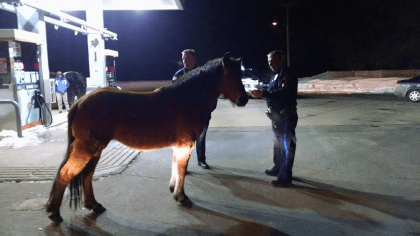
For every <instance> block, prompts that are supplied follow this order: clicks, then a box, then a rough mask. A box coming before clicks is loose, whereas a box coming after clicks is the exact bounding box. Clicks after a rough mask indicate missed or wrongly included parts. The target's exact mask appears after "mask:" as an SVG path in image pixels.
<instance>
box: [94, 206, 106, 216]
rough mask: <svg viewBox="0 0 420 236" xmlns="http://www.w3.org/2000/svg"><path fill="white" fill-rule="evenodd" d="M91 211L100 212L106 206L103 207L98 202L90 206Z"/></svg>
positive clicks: (102, 211)
mask: <svg viewBox="0 0 420 236" xmlns="http://www.w3.org/2000/svg"><path fill="white" fill-rule="evenodd" d="M92 210H93V212H95V213H96V214H98V215H99V214H102V213H104V212H105V211H106V208H105V207H103V206H102V205H101V204H100V203H98V204H96V205H95V206H94V207H92Z"/></svg>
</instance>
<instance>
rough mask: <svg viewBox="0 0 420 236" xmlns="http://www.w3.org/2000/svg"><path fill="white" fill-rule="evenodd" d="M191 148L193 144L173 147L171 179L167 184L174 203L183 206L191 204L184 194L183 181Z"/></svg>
mask: <svg viewBox="0 0 420 236" xmlns="http://www.w3.org/2000/svg"><path fill="white" fill-rule="evenodd" d="M193 147H194V143H188V144H186V145H184V146H175V147H173V150H174V154H173V157H172V177H171V181H170V183H169V189H170V191H171V192H173V193H174V198H175V201H177V202H180V203H181V204H182V205H185V206H190V205H191V204H192V202H191V201H190V200H189V199H188V197H187V195H185V192H184V179H185V174H186V173H187V167H188V161H189V159H190V156H191V152H192V149H193Z"/></svg>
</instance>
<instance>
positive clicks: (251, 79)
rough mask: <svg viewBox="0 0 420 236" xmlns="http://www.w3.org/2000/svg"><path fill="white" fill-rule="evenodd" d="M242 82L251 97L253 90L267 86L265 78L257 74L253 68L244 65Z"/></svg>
mask: <svg viewBox="0 0 420 236" xmlns="http://www.w3.org/2000/svg"><path fill="white" fill-rule="evenodd" d="M242 84H243V85H244V87H245V92H246V93H247V94H248V96H249V97H251V96H252V95H251V91H252V90H257V89H262V88H264V87H266V86H267V84H265V83H264V81H263V80H261V79H260V78H258V77H257V76H256V75H255V72H254V71H253V70H252V69H246V68H245V67H243V66H242Z"/></svg>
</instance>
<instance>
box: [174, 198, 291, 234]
mask: <svg viewBox="0 0 420 236" xmlns="http://www.w3.org/2000/svg"><path fill="white" fill-rule="evenodd" d="M180 209H181V210H182V211H184V212H186V213H188V214H190V215H193V216H194V217H195V218H196V219H198V220H200V222H201V224H200V225H192V227H193V228H197V229H202V230H205V229H208V228H213V227H214V226H216V225H217V224H218V223H219V225H221V226H226V225H232V226H230V227H228V229H224V230H222V231H221V232H220V234H219V233H218V234H217V235H279V236H280V235H288V234H286V233H283V232H281V231H279V230H277V229H275V228H272V227H269V226H267V225H263V224H259V223H256V222H253V221H247V220H243V219H240V218H237V217H233V216H229V215H225V214H222V213H219V212H215V211H213V210H210V209H208V208H205V207H201V206H197V205H195V204H194V205H193V206H192V207H191V208H186V207H181V206H180ZM167 233H168V234H169V235H175V234H177V233H179V232H173V231H169V232H167ZM213 234H214V233H213Z"/></svg>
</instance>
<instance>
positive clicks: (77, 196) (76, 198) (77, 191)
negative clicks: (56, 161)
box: [60, 102, 82, 210]
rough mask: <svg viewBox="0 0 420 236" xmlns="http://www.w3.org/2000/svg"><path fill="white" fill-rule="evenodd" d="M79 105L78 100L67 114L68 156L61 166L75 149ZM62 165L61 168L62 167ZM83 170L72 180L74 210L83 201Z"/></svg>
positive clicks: (71, 200)
mask: <svg viewBox="0 0 420 236" xmlns="http://www.w3.org/2000/svg"><path fill="white" fill-rule="evenodd" d="M78 107H79V103H78V102H76V103H75V104H74V105H73V106H72V109H71V110H70V112H69V114H68V115H67V119H68V123H69V124H68V131H67V137H68V145H67V152H66V157H65V160H64V161H63V163H62V164H61V167H62V166H63V165H64V164H65V162H67V160H68V159H69V157H70V154H71V151H72V149H73V145H72V144H73V142H74V140H75V138H74V136H73V133H72V127H71V126H72V124H73V120H74V117H76V113H77V110H78ZM61 167H60V169H61ZM81 173H82V172H80V173H79V174H78V175H76V176H75V177H74V178H73V180H72V181H71V182H70V201H69V203H70V208H71V207H72V203H74V210H76V209H77V205H79V206H80V203H81V201H82V174H81Z"/></svg>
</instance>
